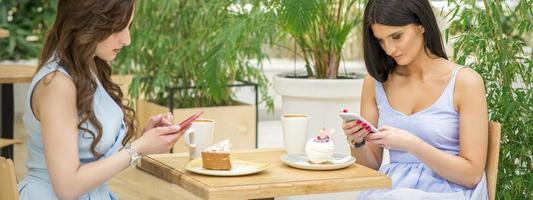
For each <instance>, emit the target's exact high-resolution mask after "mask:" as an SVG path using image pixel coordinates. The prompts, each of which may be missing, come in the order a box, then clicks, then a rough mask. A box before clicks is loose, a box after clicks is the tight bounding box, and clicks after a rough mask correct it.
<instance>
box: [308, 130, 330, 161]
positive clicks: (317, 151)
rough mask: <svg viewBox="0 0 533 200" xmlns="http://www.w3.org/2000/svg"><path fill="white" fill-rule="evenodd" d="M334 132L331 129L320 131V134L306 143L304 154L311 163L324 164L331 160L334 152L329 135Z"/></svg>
mask: <svg viewBox="0 0 533 200" xmlns="http://www.w3.org/2000/svg"><path fill="white" fill-rule="evenodd" d="M333 132H335V130H333V129H325V128H322V129H320V134H319V135H317V136H316V137H313V138H311V139H309V141H307V144H306V145H305V154H306V155H307V158H309V160H310V161H311V162H312V163H317V164H320V163H325V162H327V161H330V160H331V156H332V155H333V153H334V151H335V146H334V145H333V142H332V141H331V139H330V137H329V136H330V135H331V134H332V133H333Z"/></svg>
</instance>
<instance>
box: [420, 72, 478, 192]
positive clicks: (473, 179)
mask: <svg viewBox="0 0 533 200" xmlns="http://www.w3.org/2000/svg"><path fill="white" fill-rule="evenodd" d="M455 90H456V91H455V95H454V102H456V103H455V105H457V110H458V112H459V133H460V134H459V156H454V155H450V154H448V153H445V152H443V151H440V150H439V149H437V148H435V147H433V146H431V145H429V144H427V143H425V142H422V141H421V140H419V142H417V144H416V145H413V147H414V148H412V149H411V151H410V152H411V153H412V154H414V155H415V156H416V157H417V158H418V159H420V160H421V161H422V162H424V163H425V164H426V165H428V166H429V167H430V168H431V169H432V170H433V171H435V172H436V173H437V174H439V175H440V176H442V177H444V178H445V179H447V180H449V181H451V182H454V183H458V184H460V185H463V186H466V187H468V188H472V187H475V186H476V185H477V183H478V182H479V180H480V179H481V177H482V176H483V172H484V170H485V162H486V158H487V145H488V114H487V102H486V99H485V88H484V85H483V79H482V78H481V76H479V74H477V73H476V72H475V71H473V70H471V69H469V68H465V69H463V70H461V73H459V74H458V75H457V83H456V86H455Z"/></svg>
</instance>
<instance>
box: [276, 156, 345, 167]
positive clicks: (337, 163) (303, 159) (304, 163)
mask: <svg viewBox="0 0 533 200" xmlns="http://www.w3.org/2000/svg"><path fill="white" fill-rule="evenodd" d="M280 159H281V160H282V161H283V162H284V163H285V164H287V165H289V166H291V167H295V168H300V169H308V170H334V169H342V168H346V167H349V166H351V165H352V164H353V163H355V158H354V157H352V156H347V155H343V154H333V156H332V159H331V160H330V161H329V162H326V163H323V164H315V163H311V161H309V158H307V156H306V155H305V154H304V153H299V154H285V155H283V156H281V157H280Z"/></svg>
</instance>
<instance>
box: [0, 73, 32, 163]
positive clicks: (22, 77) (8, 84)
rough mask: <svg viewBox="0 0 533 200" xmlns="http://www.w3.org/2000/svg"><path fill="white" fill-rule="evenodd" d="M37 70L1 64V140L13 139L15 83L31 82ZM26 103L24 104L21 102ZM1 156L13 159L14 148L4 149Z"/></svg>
mask: <svg viewBox="0 0 533 200" xmlns="http://www.w3.org/2000/svg"><path fill="white" fill-rule="evenodd" d="M36 69H37V68H36V67H35V66H31V65H17V64H0V84H1V85H2V86H1V90H0V96H1V101H2V105H1V106H0V113H2V114H0V134H1V138H7V139H13V124H14V121H13V118H14V115H15V102H14V99H13V98H14V97H13V84H14V83H28V82H31V79H32V77H33V74H34V73H35V70H36ZM21 103H24V102H21ZM0 156H2V157H5V158H10V159H13V146H7V147H5V148H2V152H1V154H0Z"/></svg>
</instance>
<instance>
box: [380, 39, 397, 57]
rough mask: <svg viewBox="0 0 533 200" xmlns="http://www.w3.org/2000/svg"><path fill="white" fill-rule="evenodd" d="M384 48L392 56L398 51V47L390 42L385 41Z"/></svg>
mask: <svg viewBox="0 0 533 200" xmlns="http://www.w3.org/2000/svg"><path fill="white" fill-rule="evenodd" d="M383 50H385V53H387V55H389V56H391V55H394V53H395V52H396V47H395V46H394V45H392V44H390V43H387V42H385V43H384V44H383Z"/></svg>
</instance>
